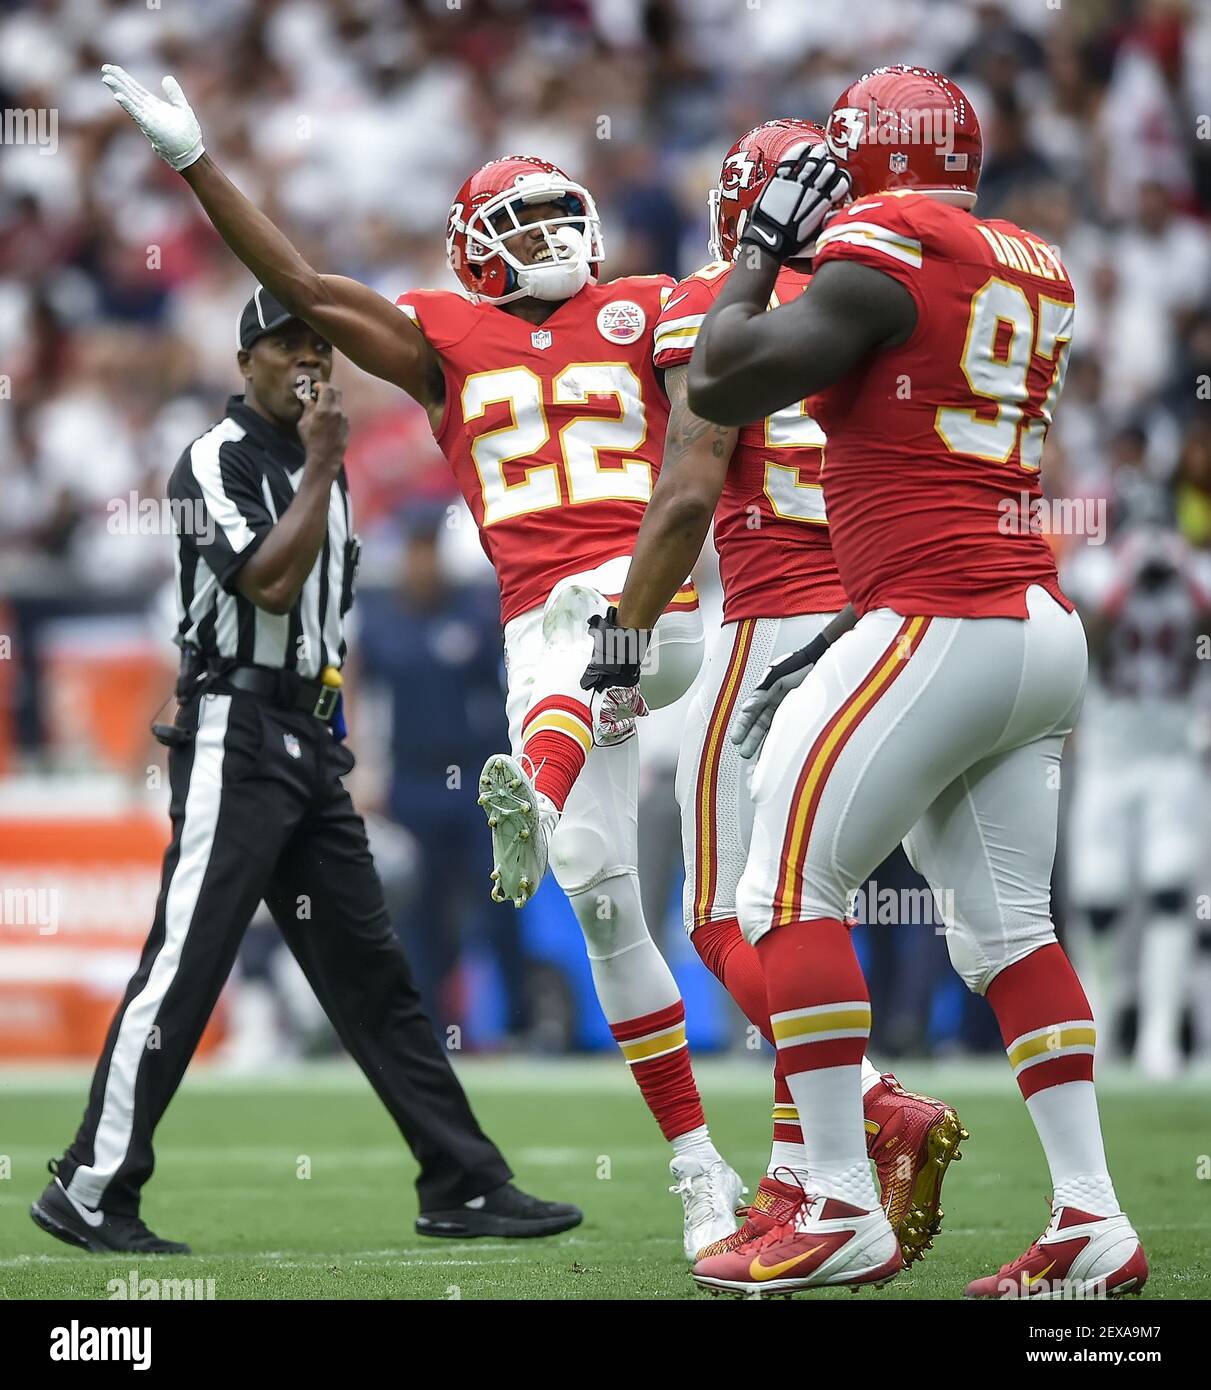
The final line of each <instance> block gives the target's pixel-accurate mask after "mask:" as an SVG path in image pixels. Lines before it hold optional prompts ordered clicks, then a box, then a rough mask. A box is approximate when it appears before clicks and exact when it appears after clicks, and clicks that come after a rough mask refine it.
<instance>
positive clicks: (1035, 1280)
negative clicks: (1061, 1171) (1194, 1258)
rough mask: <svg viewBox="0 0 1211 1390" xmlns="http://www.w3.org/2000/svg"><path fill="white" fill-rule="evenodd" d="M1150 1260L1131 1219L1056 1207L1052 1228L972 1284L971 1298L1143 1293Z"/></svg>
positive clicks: (1097, 1295)
mask: <svg viewBox="0 0 1211 1390" xmlns="http://www.w3.org/2000/svg"><path fill="white" fill-rule="evenodd" d="M1147 1282H1148V1261H1147V1259H1146V1258H1145V1256H1144V1247H1143V1246H1142V1245H1141V1244H1140V1238H1139V1236H1137V1235H1136V1234H1135V1231H1134V1230H1133V1229H1132V1227H1131V1222H1130V1221H1128V1220H1127V1218H1126V1217H1125V1216H1124V1215H1123V1214H1122V1212H1119V1213H1118V1214H1117V1215H1116V1216H1090V1215H1089V1213H1088V1212H1084V1211H1078V1210H1077V1208H1076V1207H1055V1208H1053V1209H1052V1213H1051V1220H1050V1221H1049V1222H1048V1223H1047V1229H1046V1230H1045V1231H1044V1232H1043V1234H1042V1235H1041V1236H1040V1237H1039V1238H1038V1240H1036V1241H1035V1242H1034V1244H1033V1245H1032V1246H1031V1247H1030V1248H1029V1249H1028V1250H1027V1251H1026V1252H1025V1254H1022V1255H1019V1256H1018V1257H1017V1259H1016V1260H1011V1261H1010V1262H1009V1264H1007V1265H1002V1266H1001V1268H1000V1269H999V1270H997V1272H996V1273H995V1274H989V1275H987V1276H986V1277H985V1278H983V1279H975V1280H973V1281H972V1282H971V1283H970V1284H968V1285H967V1288H966V1290H965V1293H964V1296H965V1297H967V1298H1117V1297H1118V1296H1120V1295H1121V1294H1126V1293H1139V1291H1140V1290H1141V1289H1142V1288H1143V1287H1144V1285H1145V1284H1146V1283H1147Z"/></svg>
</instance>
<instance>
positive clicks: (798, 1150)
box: [765, 1139, 807, 1187]
mask: <svg viewBox="0 0 1211 1390" xmlns="http://www.w3.org/2000/svg"><path fill="white" fill-rule="evenodd" d="M779 1169H781V1170H782V1171H781V1172H779ZM788 1169H789V1170H790V1174H791V1175H792V1179H793V1180H794V1181H797V1182H798V1183H799V1184H800V1185H801V1186H803V1187H806V1186H807V1151H806V1150H805V1149H804V1147H803V1145H802V1144H788V1143H786V1142H785V1141H784V1140H782V1139H775V1140H774V1142H773V1144H772V1145H771V1146H770V1151H769V1167H768V1168H766V1170H765V1175H766V1177H768V1178H777V1179H778V1181H779V1182H786V1181H788V1177H787V1171H786V1170H788Z"/></svg>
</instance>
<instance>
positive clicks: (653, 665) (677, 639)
mask: <svg viewBox="0 0 1211 1390" xmlns="http://www.w3.org/2000/svg"><path fill="white" fill-rule="evenodd" d="M674 622H675V623H677V624H678V625H679V626H678V628H677V629H676V630H675V631H671V630H663V629H662V628H661V627H660V626H659V625H658V626H657V628H656V634H657V636H656V640H655V641H653V643H652V645H651V646H650V647H649V648H648V656H647V660H646V661H645V662H644V669H643V673H642V676H641V678H640V686H641V688H642V690H643V698H644V699H645V700H646V701H647V702H648V705H649V706H650V707H651V708H652V709H664V708H665V707H666V706H668V705H672V704H675V703H676V702H677V701H678V700H680V699H681V697H682V696H683V695H684V694H685V693H686V691H687V690H689V688H690V687H691V686H692V685H693V684H694V681H695V680H696V679H697V678H698V672H699V671H700V670H701V669H702V659H703V656H704V655H705V653H706V637H705V636H704V634H703V630H702V620H701V619H700V618H699V617H698V615H697V614H696V613H695V614H693V615H691V614H688V613H674V614H670V615H669V616H668V617H667V618H662V619H661V623H674Z"/></svg>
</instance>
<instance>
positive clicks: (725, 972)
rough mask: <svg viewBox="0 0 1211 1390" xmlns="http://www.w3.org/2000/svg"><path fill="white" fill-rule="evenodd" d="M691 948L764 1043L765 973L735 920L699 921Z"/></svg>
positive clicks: (766, 1019)
mask: <svg viewBox="0 0 1211 1390" xmlns="http://www.w3.org/2000/svg"><path fill="white" fill-rule="evenodd" d="M690 940H691V941H692V942H693V943H694V949H695V950H696V951H697V952H698V954H699V956H700V957H701V958H702V963H703V965H705V966H706V968H707V969H708V970H709V971H710V972H711V974H712V975H714V977H715V978H716V979H717V980H718V981H719V983H720V984H721V985H722V986H723V988H724V989H726V990H727V992H728V993H729V994H730V995H731V996H732V998H733V999H734V1000H735V1001H736V1003H737V1004H738V1005H739V1006H740V1012H741V1013H742V1014H743V1015H744V1016H745V1018H747V1019H748V1021H749V1022H750V1023H751V1024H752V1025H753V1027H754V1028H759V1029H760V1030H761V1036H762V1037H763V1038H764V1039H765V1040H766V1042H770V1043H772V1042H773V1040H774V1035H773V1034H772V1033H771V1032H770V1027H769V1004H768V1003H767V1001H766V998H765V972H764V971H763V970H762V969H761V961H760V958H759V957H758V955H757V952H756V950H755V949H754V948H753V947H752V946H750V945H749V944H748V942H747V941H745V939H744V933H743V932H742V931H741V930H740V923H739V922H738V921H737V920H736V919H735V917H726V918H724V920H723V921H721V922H703V924H702V925H701V926H700V927H696V928H695V929H694V930H693V931H692V932H691V933H690Z"/></svg>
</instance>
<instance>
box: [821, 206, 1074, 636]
mask: <svg viewBox="0 0 1211 1390" xmlns="http://www.w3.org/2000/svg"><path fill="white" fill-rule="evenodd" d="M816 247H817V250H816V256H815V269H816V272H817V273H819V272H820V271H821V270H822V269H823V268H824V266H826V265H827V264H828V263H829V262H830V261H835V260H841V259H845V260H852V261H858V262H860V263H861V264H862V265H868V266H871V267H873V268H874V269H875V270H881V271H882V272H883V273H884V274H885V275H890V276H891V277H892V278H893V279H895V280H898V281H899V282H900V283H901V284H902V285H904V286H905V288H906V289H907V290H908V291H909V293H910V294H911V295H912V297H913V299H914V300H915V301H916V306H917V326H916V328H915V329H914V330H913V333H912V336H911V337H910V338H909V340H908V341H907V342H906V343H905V344H904V345H903V346H902V347H897V348H889V349H886V350H884V351H882V352H876V353H873V354H871V356H870V357H868V358H867V359H866V360H864V361H863V362H862V363H861V364H860V365H859V366H858V367H856V368H855V369H854V370H853V371H852V372H850V373H849V374H848V375H847V376H845V377H844V378H843V379H842V380H841V381H838V382H836V383H835V384H834V385H833V386H830V387H829V388H828V389H827V390H825V391H822V392H820V393H819V395H817V396H816V397H814V399H813V405H814V407H815V409H816V411H817V413H818V415H819V419H820V423H821V424H822V425H823V427H824V430H825V432H826V434H827V435H828V457H827V461H826V464H825V470H824V492H825V496H826V498H827V499H828V519H829V527H830V530H831V532H832V542H833V553H834V554H835V556H836V557H837V567H838V569H839V570H840V572H841V579H842V582H843V583H844V585H845V589H846V592H847V593H848V594H849V596H850V598H851V600H852V601H853V603H854V605H855V606H856V608H857V609H858V611H859V613H865V612H866V611H868V610H869V609H871V608H891V609H893V610H894V611H895V612H897V613H901V614H903V615H905V616H916V615H918V614H924V615H932V616H938V617H977V618H979V617H1013V618H1024V617H1025V616H1026V599H1025V593H1026V590H1027V588H1028V587H1029V586H1030V585H1031V584H1040V585H1042V586H1043V587H1044V588H1045V589H1047V591H1048V592H1049V593H1051V594H1053V595H1054V596H1055V598H1056V599H1057V600H1059V602H1061V603H1062V604H1064V606H1065V607H1066V608H1071V606H1072V605H1071V604H1070V603H1069V602H1068V600H1067V599H1066V598H1065V597H1064V595H1063V593H1062V591H1061V589H1060V587H1059V580H1058V578H1057V576H1056V567H1055V558H1054V556H1053V554H1052V551H1051V549H1050V547H1049V546H1048V544H1047V541H1046V539H1045V537H1044V536H1043V535H1042V534H1040V533H1039V531H1038V530H1037V529H1032V522H1033V523H1034V525H1035V526H1036V527H1037V517H1038V508H1037V506H1036V504H1037V503H1038V500H1039V498H1040V497H1041V496H1042V492H1041V489H1040V486H1039V468H1040V466H1041V462H1042V453H1043V441H1044V438H1045V436H1046V433H1047V427H1048V425H1049V424H1050V423H1051V414H1052V411H1053V410H1054V408H1055V403H1056V400H1057V399H1058V397H1059V394H1060V390H1061V388H1062V386H1063V381H1064V371H1065V368H1066V366H1067V359H1068V348H1069V342H1070V339H1071V337H1072V317H1073V293H1072V285H1071V283H1070V281H1069V279H1068V275H1067V272H1066V271H1065V270H1064V267H1063V265H1062V264H1061V262H1060V259H1059V257H1058V256H1057V255H1056V253H1055V251H1054V250H1053V249H1052V248H1051V247H1050V246H1049V245H1048V244H1047V243H1046V242H1044V241H1043V240H1042V239H1041V238H1039V237H1037V236H1034V235H1033V234H1031V233H1030V232H1024V231H1023V230H1022V229H1021V228H1020V227H1017V226H1014V225H1013V223H1010V222H1002V221H981V220H980V219H979V218H977V217H973V216H972V215H971V213H969V212H965V211H963V210H962V209H960V208H957V207H954V206H952V205H950V204H947V203H943V202H940V201H939V200H938V199H936V198H931V197H929V196H928V194H925V193H917V192H915V191H913V190H908V189H897V190H894V191H891V192H884V193H878V194H875V195H873V196H872V197H868V198H862V199H860V200H859V201H858V202H856V203H854V204H853V205H852V206H850V207H847V208H845V209H844V210H842V211H840V212H838V213H836V214H835V215H834V216H833V217H832V218H831V219H830V220H829V222H828V224H827V226H826V229H825V231H824V232H823V233H822V234H821V235H820V237H819V239H818V240H817V243H816Z"/></svg>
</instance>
